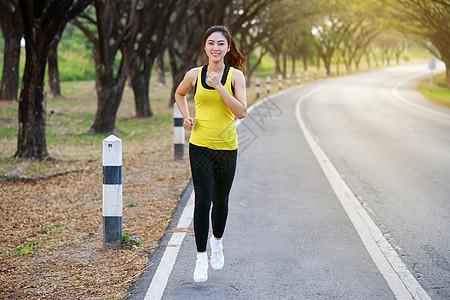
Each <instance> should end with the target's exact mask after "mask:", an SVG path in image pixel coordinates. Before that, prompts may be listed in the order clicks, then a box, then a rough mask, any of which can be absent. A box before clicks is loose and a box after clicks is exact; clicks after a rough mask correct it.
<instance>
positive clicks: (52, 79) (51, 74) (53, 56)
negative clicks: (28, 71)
mask: <svg viewBox="0 0 450 300" xmlns="http://www.w3.org/2000/svg"><path fill="white" fill-rule="evenodd" d="M47 61H48V84H49V86H50V90H49V92H48V94H49V95H50V97H51V98H56V97H60V96H61V85H60V81H59V70H58V43H55V44H54V45H53V47H52V48H51V49H50V51H49V53H48V58H47Z"/></svg>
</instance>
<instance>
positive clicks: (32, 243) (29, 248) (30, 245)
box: [14, 240, 40, 255]
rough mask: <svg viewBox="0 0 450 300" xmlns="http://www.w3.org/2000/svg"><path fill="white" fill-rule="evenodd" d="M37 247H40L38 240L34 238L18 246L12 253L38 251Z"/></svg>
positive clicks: (24, 253) (20, 253) (21, 253)
mask: <svg viewBox="0 0 450 300" xmlns="http://www.w3.org/2000/svg"><path fill="white" fill-rule="evenodd" d="M39 248H40V247H39V241H38V240H34V241H30V242H28V243H27V244H26V246H25V247H18V248H16V249H14V254H18V255H27V254H29V253H30V252H31V251H38V250H39Z"/></svg>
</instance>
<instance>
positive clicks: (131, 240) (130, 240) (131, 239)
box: [122, 232, 142, 246]
mask: <svg viewBox="0 0 450 300" xmlns="http://www.w3.org/2000/svg"><path fill="white" fill-rule="evenodd" d="M122 242H123V243H124V244H128V245H131V246H140V245H141V244H142V243H141V242H138V241H137V238H136V237H135V236H133V235H130V234H129V233H128V232H124V233H123V234H122Z"/></svg>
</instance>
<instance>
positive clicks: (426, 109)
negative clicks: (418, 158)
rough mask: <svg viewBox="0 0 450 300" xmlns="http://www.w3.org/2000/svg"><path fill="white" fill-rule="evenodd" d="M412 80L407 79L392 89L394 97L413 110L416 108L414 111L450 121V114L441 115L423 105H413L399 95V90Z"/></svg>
mask: <svg viewBox="0 0 450 300" xmlns="http://www.w3.org/2000/svg"><path fill="white" fill-rule="evenodd" d="M410 80H411V79H407V80H404V81H401V82H399V83H397V84H396V85H395V86H394V88H392V90H391V92H392V95H393V96H394V97H395V98H397V100H399V101H400V102H402V103H403V104H406V105H407V106H409V107H411V108H414V109H416V110H419V111H421V112H425V113H428V114H431V115H435V116H436V117H440V118H444V119H447V120H450V116H449V115H448V114H444V113H441V112H440V111H437V110H431V109H428V108H426V107H423V106H421V105H417V104H415V103H413V102H411V101H408V100H407V99H405V98H403V97H402V96H401V95H400V94H399V92H398V88H399V87H400V86H401V85H403V84H405V83H407V82H408V81H410Z"/></svg>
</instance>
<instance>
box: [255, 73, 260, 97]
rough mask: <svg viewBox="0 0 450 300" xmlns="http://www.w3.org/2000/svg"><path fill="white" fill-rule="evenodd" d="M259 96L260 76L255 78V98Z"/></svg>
mask: <svg viewBox="0 0 450 300" xmlns="http://www.w3.org/2000/svg"><path fill="white" fill-rule="evenodd" d="M259 96H261V78H259V77H258V78H256V98H259Z"/></svg>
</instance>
